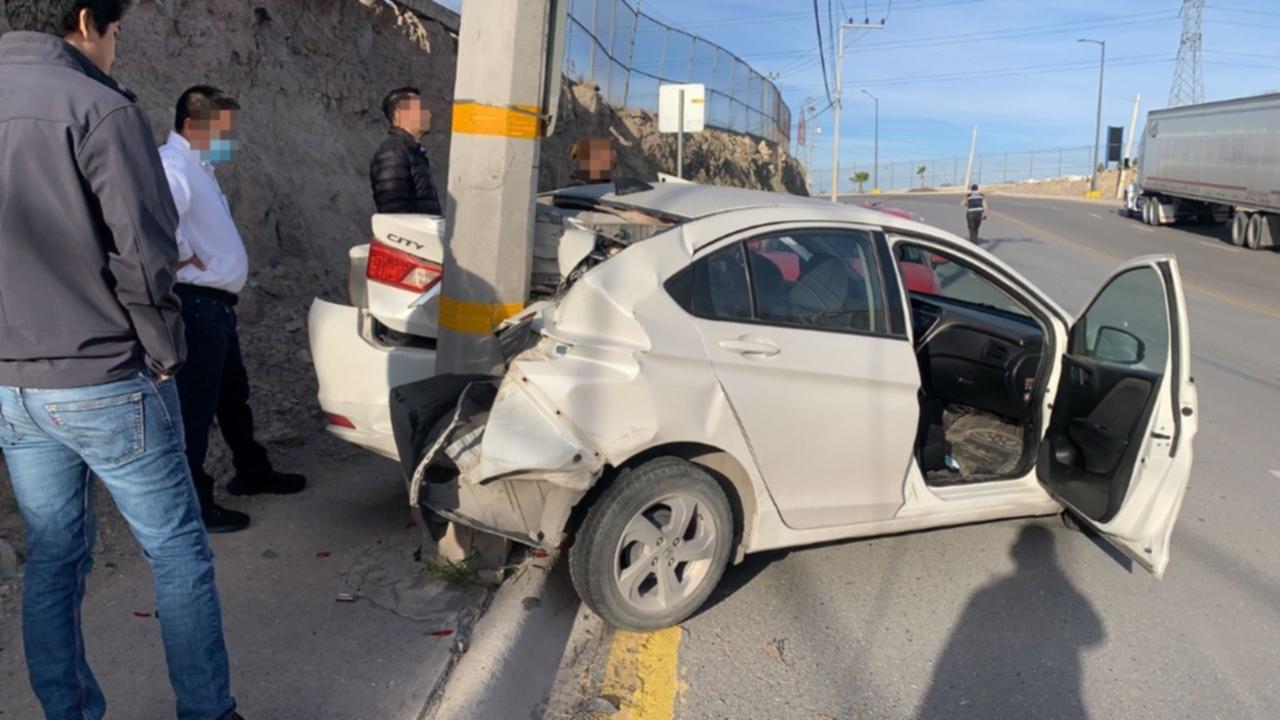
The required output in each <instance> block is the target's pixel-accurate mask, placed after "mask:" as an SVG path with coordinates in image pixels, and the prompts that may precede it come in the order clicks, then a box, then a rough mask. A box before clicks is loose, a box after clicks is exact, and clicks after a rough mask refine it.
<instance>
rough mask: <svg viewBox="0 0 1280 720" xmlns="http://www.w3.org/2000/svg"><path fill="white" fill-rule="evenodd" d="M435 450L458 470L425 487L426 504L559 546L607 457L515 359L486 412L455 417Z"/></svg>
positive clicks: (487, 527) (521, 538)
mask: <svg viewBox="0 0 1280 720" xmlns="http://www.w3.org/2000/svg"><path fill="white" fill-rule="evenodd" d="M455 426H456V427H454V428H453V429H452V430H451V432H453V434H452V435H450V436H449V437H448V438H447V440H446V441H445V443H444V444H443V447H442V448H441V449H440V451H441V452H443V453H444V454H445V455H446V456H448V458H449V460H450V461H452V463H453V464H454V465H455V466H457V470H458V472H457V474H456V475H452V476H451V477H450V479H448V480H447V481H444V482H431V483H428V484H427V486H426V493H425V497H424V498H423V501H424V502H425V504H426V505H427V507H428V508H430V509H431V510H434V511H435V512H437V513H439V514H440V515H442V516H444V517H446V518H448V519H450V520H454V521H457V522H460V523H462V524H464V525H468V526H471V527H475V528H477V529H480V530H484V531H487V532H491V533H494V534H497V535H502V536H505V537H508V538H511V539H513V540H516V541H517V542H522V543H525V544H528V545H534V546H541V547H546V548H549V549H550V548H555V547H559V546H560V545H561V544H562V543H563V542H564V539H565V530H566V529H567V526H568V524H569V516H570V514H571V513H572V512H573V508H574V506H576V505H577V504H578V502H579V501H580V500H581V499H582V497H583V496H584V495H586V493H587V491H588V490H589V489H590V488H591V486H592V485H594V484H595V482H596V481H597V480H598V479H599V478H600V475H601V473H602V472H603V471H604V466H605V458H604V456H603V454H602V453H601V452H600V451H599V450H598V449H596V448H595V446H594V445H593V444H592V443H591V441H590V440H588V439H587V438H586V436H585V435H584V434H583V433H582V432H581V431H580V430H579V429H578V428H577V427H575V426H574V425H573V423H572V422H570V421H569V419H568V418H567V417H566V416H565V415H564V413H563V412H561V411H560V410H559V409H557V408H556V407H554V406H553V405H551V403H550V402H548V401H547V400H546V398H545V397H544V396H543V395H542V393H540V392H539V391H538V389H537V388H536V387H535V385H534V383H532V382H530V381H529V379H528V378H527V377H526V376H525V375H524V374H523V373H522V372H521V371H520V369H519V366H518V364H516V363H513V364H512V366H511V367H510V369H509V370H508V373H507V375H506V376H505V377H504V378H503V380H502V384H501V386H500V387H499V389H498V394H497V397H496V398H495V400H494V402H493V405H492V407H491V408H490V409H489V411H488V413H487V416H485V417H474V418H460V419H459V420H458V421H457V422H456V423H455Z"/></svg>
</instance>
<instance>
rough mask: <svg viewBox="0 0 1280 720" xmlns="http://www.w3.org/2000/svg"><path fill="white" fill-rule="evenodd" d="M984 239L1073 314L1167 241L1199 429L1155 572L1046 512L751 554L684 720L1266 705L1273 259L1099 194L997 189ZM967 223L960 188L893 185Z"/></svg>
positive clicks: (689, 658)
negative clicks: (1126, 263) (1161, 569)
mask: <svg viewBox="0 0 1280 720" xmlns="http://www.w3.org/2000/svg"><path fill="white" fill-rule="evenodd" d="M990 203H991V208H992V213H991V217H990V219H989V221H988V222H987V223H986V224H985V225H984V226H983V229H982V237H983V241H984V244H985V245H986V246H987V247H988V248H990V249H992V250H994V251H995V253H996V254H998V255H1000V256H1001V257H1002V258H1004V259H1005V260H1006V261H1008V262H1009V263H1011V264H1012V265H1013V266H1014V267H1015V268H1017V269H1019V270H1020V271H1021V272H1023V273H1024V274H1025V275H1026V276H1027V277H1028V278H1030V279H1031V280H1032V281H1033V282H1035V283H1037V284H1038V285H1039V286H1040V287H1041V288H1042V289H1044V290H1045V291H1047V292H1048V293H1049V294H1050V295H1052V296H1053V297H1055V298H1056V299H1058V301H1059V302H1060V303H1061V304H1062V305H1063V306H1064V307H1066V308H1067V309H1068V310H1069V311H1072V312H1078V311H1079V310H1080V309H1081V308H1082V307H1083V306H1084V304H1085V303H1086V302H1087V301H1088V300H1089V299H1090V298H1091V297H1092V295H1093V293H1094V292H1095V290H1096V289H1097V288H1098V287H1099V286H1100V285H1101V283H1102V282H1103V281H1104V280H1105V279H1106V278H1107V276H1108V275H1109V273H1110V272H1111V270H1112V269H1113V268H1114V267H1115V266H1117V265H1119V264H1120V263H1121V262H1122V261H1123V260H1126V259H1128V258H1131V257H1134V256H1138V255H1143V254H1148V253H1174V254H1176V255H1177V256H1178V260H1179V262H1180V264H1181V268H1182V274H1183V279H1184V281H1185V283H1186V286H1187V295H1188V297H1187V300H1188V304H1189V312H1190V322H1191V341H1192V352H1193V373H1194V376H1195V378H1196V382H1197V385H1198V387H1199V394H1200V406H1201V421H1200V434H1199V436H1198V438H1197V441H1196V446H1195V453H1196V465H1195V471H1194V474H1193V476H1192V481H1191V487H1190V490H1189V492H1188V495H1187V499H1186V503H1185V505H1184V506H1183V509H1182V514H1181V518H1180V521H1179V523H1178V526H1177V529H1176V530H1175V532H1174V537H1173V545H1172V553H1173V559H1172V564H1171V566H1170V568H1169V570H1168V573H1167V574H1166V576H1165V579H1164V580H1163V581H1156V580H1155V579H1153V578H1152V577H1150V576H1148V575H1147V574H1146V573H1145V572H1144V571H1142V570H1141V569H1140V568H1137V569H1134V570H1133V571H1130V570H1128V569H1127V568H1126V567H1124V566H1123V565H1121V564H1120V563H1118V562H1117V561H1116V560H1115V559H1114V558H1113V557H1112V556H1110V555H1108V554H1107V553H1105V552H1103V551H1102V550H1101V549H1100V548H1099V547H1098V546H1096V545H1095V544H1094V543H1093V542H1092V541H1091V540H1090V539H1088V538H1087V537H1085V536H1083V535H1081V534H1078V533H1073V532H1070V531H1067V530H1065V529H1063V528H1062V527H1061V526H1060V525H1059V524H1058V522H1057V521H1056V520H1038V521H1012V522H998V523H989V524H984V525H977V526H969V527H964V528H958V529H948V530H940V531H934V532H927V533H917V534H912V535H902V536H894V537H884V538H879V539H875V540H871V541H861V542H850V543H841V544H833V545H828V546H824V547H818V548H811V549H801V550H794V551H791V552H784V553H770V554H766V555H762V556H755V557H753V558H750V559H748V561H747V562H746V563H744V564H743V565H742V566H739V567H737V568H733V569H731V570H730V571H729V573H728V574H727V576H726V578H725V581H724V583H723V586H722V588H721V589H720V591H718V592H717V594H716V595H715V596H714V597H713V600H712V603H711V605H710V607H709V608H708V609H706V610H705V611H704V612H702V613H701V614H699V615H698V616H696V617H694V618H693V619H691V620H690V621H688V622H687V623H686V624H685V625H684V631H683V638H682V641H681V642H680V647H679V653H678V657H679V661H678V663H679V679H680V683H681V686H682V690H681V692H680V693H679V697H678V700H677V703H676V709H675V715H676V717H680V718H733V719H735V720H739V719H741V720H746V719H749V718H762V719H763V718H916V717H920V718H1084V717H1090V718H1125V719H1130V718H1133V719H1138V718H1197V719H1199V718H1273V717H1276V716H1277V715H1278V714H1280V680H1277V676H1278V675H1280V647H1278V646H1280V550H1278V549H1277V538H1280V442H1278V440H1280V253H1273V252H1262V253H1259V252H1249V251H1238V250H1236V249H1234V248H1232V247H1231V246H1230V245H1229V244H1227V243H1226V242H1225V238H1226V234H1225V229H1223V228H1189V229H1180V228H1159V229H1151V228H1147V227H1145V226H1143V225H1141V224H1140V223H1138V222H1136V221H1132V220H1128V219H1124V218H1121V217H1119V216H1118V215H1117V214H1116V211H1115V208H1114V207H1113V206H1108V205H1104V204H1098V203H1085V202H1078V201H1072V200H1056V199H1055V200H1040V199H1021V198H1000V197H993V198H991V200H990ZM886 204H889V205H891V206H894V207H901V208H903V209H907V210H910V211H912V212H914V213H917V214H918V215H921V216H923V218H924V219H925V220H926V221H928V222H930V223H932V224H935V225H937V226H940V227H942V228H945V229H947V230H950V231H952V232H956V233H958V234H961V235H963V234H964V227H963V216H962V214H961V210H960V207H959V200H958V198H957V197H956V196H945V197H943V196H934V197H917V196H910V197H903V198H898V197H894V198H887V199H886Z"/></svg>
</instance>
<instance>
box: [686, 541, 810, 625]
mask: <svg viewBox="0 0 1280 720" xmlns="http://www.w3.org/2000/svg"><path fill="white" fill-rule="evenodd" d="M790 554H791V551H790V550H771V551H768V552H762V553H756V554H754V555H748V556H747V559H746V560H743V561H742V564H740V565H730V566H729V567H728V568H727V569H725V571H724V577H722V578H721V579H720V583H719V584H718V585H716V589H715V590H714V591H713V592H712V593H711V597H709V598H707V602H706V603H704V604H703V606H702V607H701V608H699V609H698V611H697V612H696V613H694V617H695V618H696V617H698V616H701V615H704V614H706V613H709V612H711V610H712V609H713V608H715V607H716V606H718V605H719V604H720V603H722V602H724V601H726V600H728V599H729V598H730V597H733V595H734V593H736V592H738V591H739V590H741V589H742V588H744V587H746V586H747V585H748V584H750V583H751V581H752V580H755V579H756V577H757V576H759V575H760V573H762V572H764V570H765V568H767V567H769V566H770V565H772V564H773V563H775V562H778V561H780V560H784V559H786V557H787V556H788V555H790Z"/></svg>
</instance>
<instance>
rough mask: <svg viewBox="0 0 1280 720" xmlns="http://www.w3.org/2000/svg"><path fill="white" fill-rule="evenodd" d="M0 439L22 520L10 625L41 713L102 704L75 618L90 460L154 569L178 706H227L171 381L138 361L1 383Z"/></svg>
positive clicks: (100, 709) (183, 710)
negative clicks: (115, 372) (73, 377)
mask: <svg viewBox="0 0 1280 720" xmlns="http://www.w3.org/2000/svg"><path fill="white" fill-rule="evenodd" d="M0 448H3V449H4V455H5V461H6V463H7V464H8V467H9V475H10V477H11V479H12V481H13V489H14V493H15V494H16V495H17V498H18V508H19V510H20V511H21V513H22V519H23V522H24V524H25V525H26V530H27V564H26V570H25V575H24V580H23V588H22V634H23V642H24V645H25V647H26V656H27V671H28V674H29V675H30V678H31V686H32V688H33V689H34V690H35V693H36V696H37V697H38V698H39V699H40V703H41V705H42V706H43V707H44V712H45V716H46V717H47V718H49V719H50V720H63V719H64V718H65V719H67V720H71V719H72V718H74V719H75V720H100V718H102V716H103V715H104V714H105V713H106V705H107V703H106V699H105V698H104V697H103V694H102V689H101V688H100V687H99V686H98V683H97V681H96V680H95V679H94V677H93V673H92V672H91V671H90V670H89V664H88V662H87V661H86V659H85V651H84V636H83V634H82V633H81V629H80V604H81V601H82V600H83V599H84V592H85V577H86V576H87V575H88V574H89V570H90V568H91V567H92V565H93V558H92V551H93V545H94V542H95V527H94V525H95V522H94V514H93V497H92V495H93V483H92V480H91V474H92V475H96V476H97V477H99V478H100V479H101V480H102V483H103V485H105V486H106V488H107V490H108V491H109V492H110V493H111V496H112V497H113V498H114V499H115V502H116V506H117V507H118V508H120V512H121V514H122V515H124V518H125V520H126V521H128V523H129V527H130V529H131V530H132V531H133V535H134V537H135V538H137V540H138V543H139V544H140V545H141V546H142V550H143V554H144V555H145V556H146V558H147V561H148V562H149V563H150V565H151V570H152V572H153V573H154V575H155V592H156V608H157V611H156V612H157V614H158V616H159V619H160V627H161V633H162V635H163V638H164V649H165V658H166V659H167V661H168V665H169V682H170V683H171V684H172V686H173V690H174V693H175V694H176V695H177V700H178V703H177V716H178V717H179V718H181V719H182V720H221V719H222V718H226V717H229V716H231V714H232V713H233V711H234V710H235V701H234V700H233V699H232V698H231V691H230V680H229V671H228V662H227V650H226V646H225V645H224V644H223V639H222V610H221V607H220V606H219V602H218V591H217V588H216V587H215V585H214V578H213V553H212V552H211V551H210V549H209V539H208V536H207V535H206V534H205V531H204V525H203V523H202V522H201V519H200V506H199V504H198V503H197V501H196V493H195V490H194V488H193V487H192V484H191V473H190V470H189V469H188V468H187V459H186V456H185V455H184V454H183V445H182V414H181V411H180V410H179V407H178V391H177V388H176V387H175V385H174V383H173V382H172V381H166V382H163V383H157V382H156V381H154V380H152V379H151V378H150V377H149V376H147V375H143V374H139V375H136V376H133V377H131V378H129V379H126V380H121V381H118V382H113V383H108V384H105V385H95V386H91V387H82V388H73V389H67V390H33V389H22V388H14V387H3V386H0Z"/></svg>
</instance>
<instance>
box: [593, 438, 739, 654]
mask: <svg viewBox="0 0 1280 720" xmlns="http://www.w3.org/2000/svg"><path fill="white" fill-rule="evenodd" d="M733 540H734V525H733V513H732V511H731V510H730V508H729V500H728V498H727V497H725V494H724V491H723V490H722V489H721V488H720V485H719V484H718V483H717V482H716V481H715V479H714V478H712V477H711V476H710V475H709V474H707V472H706V471H705V470H703V469H702V468H700V467H698V466H697V465H694V464H693V463H691V462H688V461H686V460H681V459H679V458H673V457H665V458H658V459H655V460H651V461H649V462H647V463H645V464H643V465H641V466H639V467H637V468H634V469H631V470H624V471H623V472H622V474H620V475H619V476H618V477H617V478H616V479H615V480H614V481H613V483H612V484H610V485H609V487H608V488H607V489H606V490H605V491H604V493H603V494H601V495H600V497H599V499H597V500H596V502H595V503H594V504H593V505H592V507H591V510H590V511H588V513H587V517H586V519H585V520H584V521H583V523H582V527H581V528H580V529H579V530H578V533H577V537H576V538H575V539H574V543H573V547H572V548H571V549H570V550H569V572H570V575H571V577H572V578H573V586H574V588H576V589H577V591H578V595H579V596H580V597H581V598H582V601H583V602H584V603H586V605H587V607H589V608H591V609H592V610H594V611H595V612H596V614H597V615H599V616H600V617H602V618H604V620H605V621H606V622H608V623H609V624H610V625H613V626H614V627H617V628H622V629H624V630H631V631H633V632H645V631H649V630H657V629H660V628H665V627H670V626H672V625H675V624H677V623H679V622H680V621H682V620H684V619H685V618H687V617H689V616H690V615H692V614H693V613H694V611H696V610H697V609H698V608H699V607H701V606H702V604H703V603H704V602H706V600H707V598H708V597H709V596H710V595H711V591H712V590H714V589H715V586H716V584H717V583H718V582H720V577H721V575H723V574H724V569H725V567H726V566H727V565H728V563H729V553H730V551H731V550H732V546H733Z"/></svg>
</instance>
